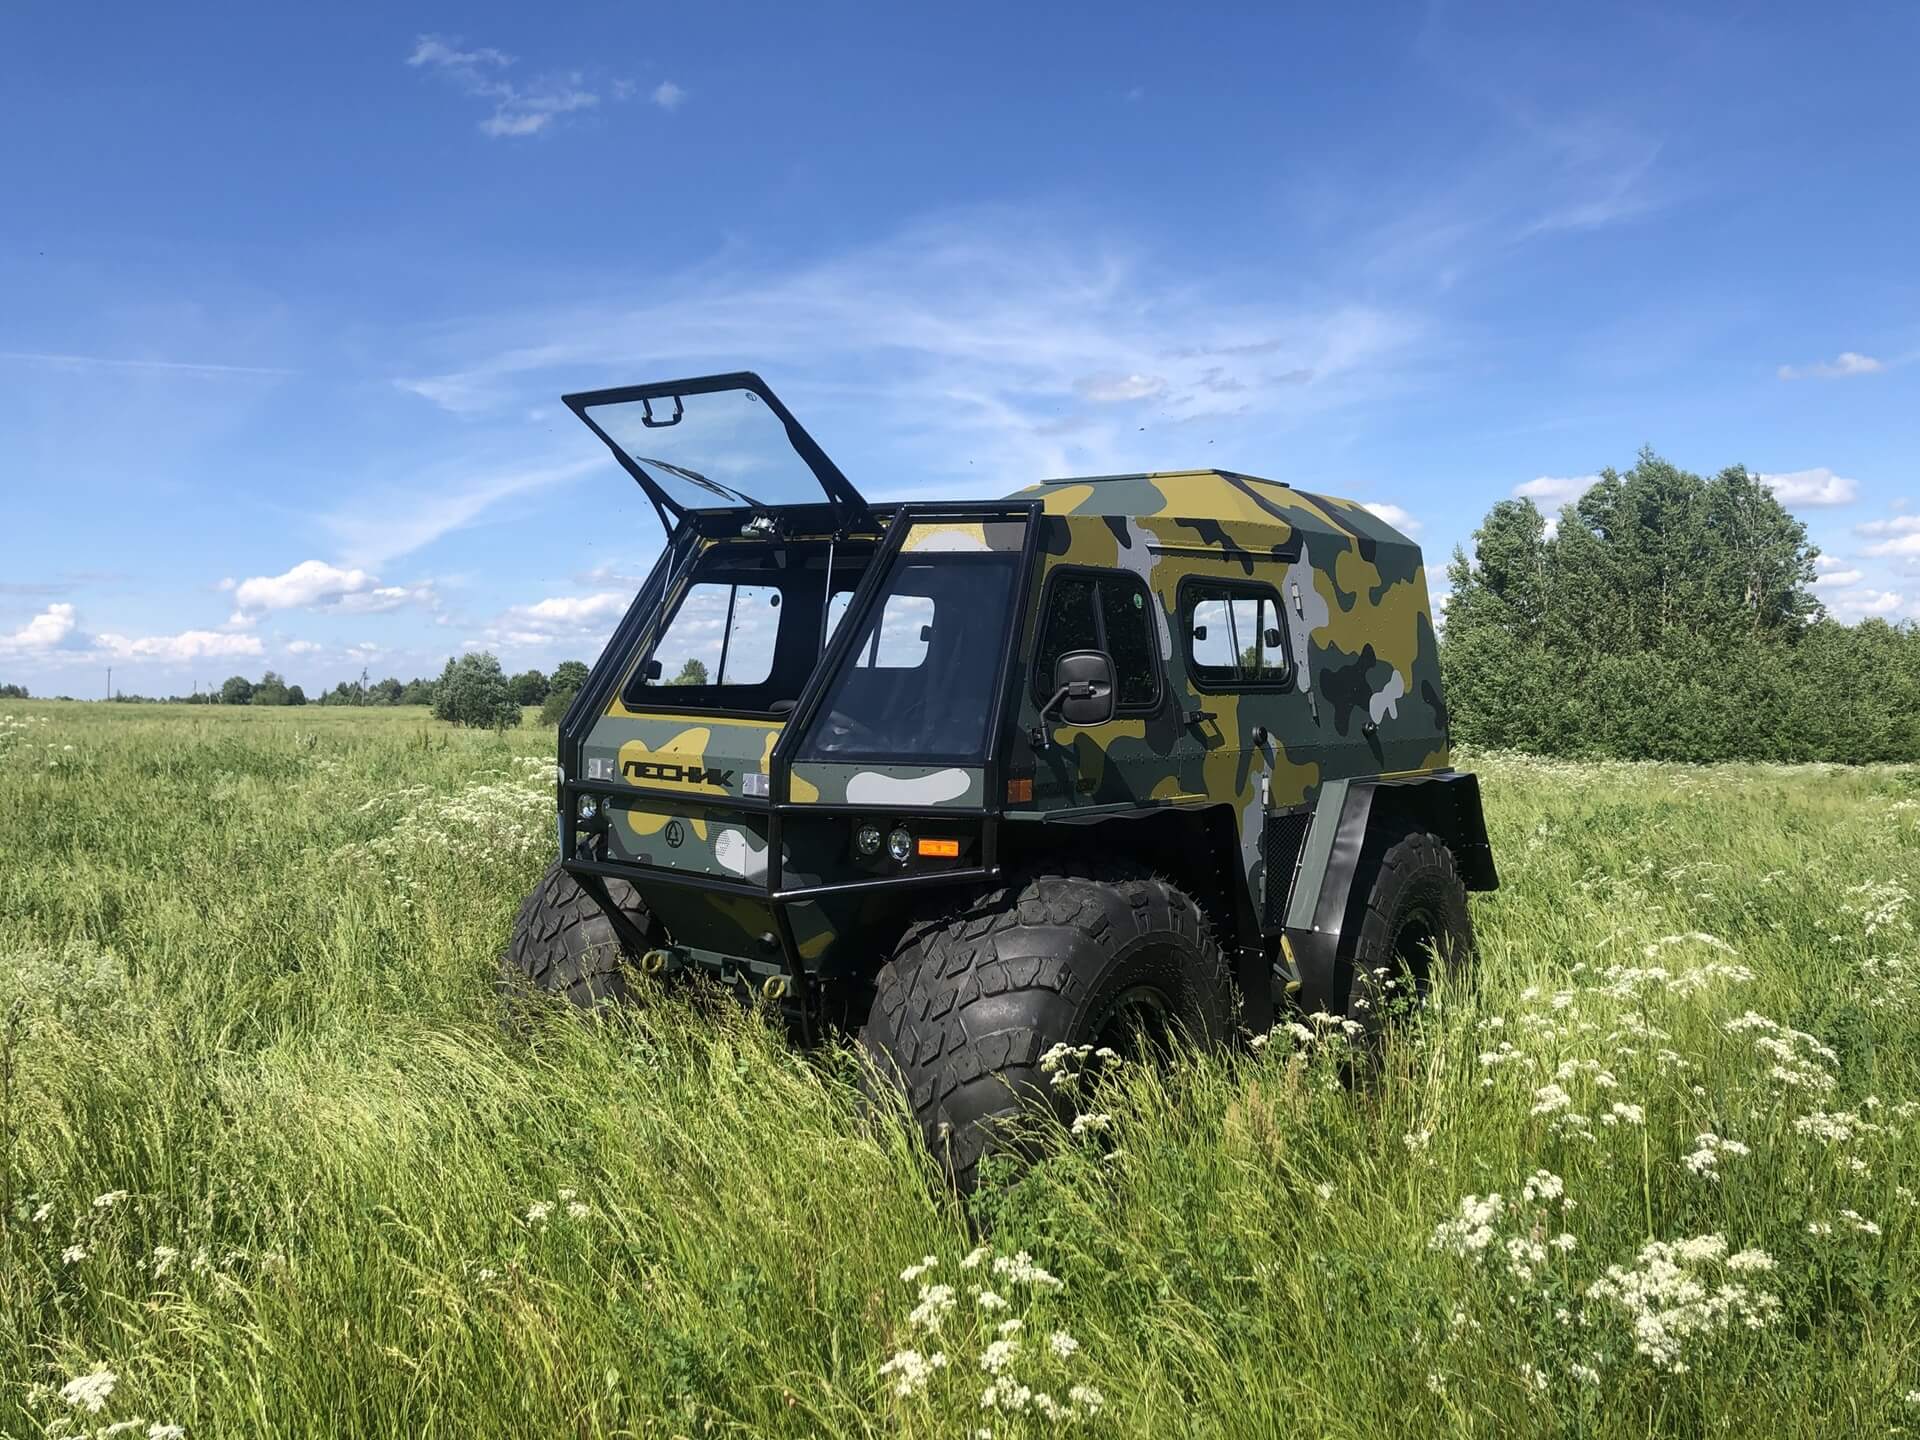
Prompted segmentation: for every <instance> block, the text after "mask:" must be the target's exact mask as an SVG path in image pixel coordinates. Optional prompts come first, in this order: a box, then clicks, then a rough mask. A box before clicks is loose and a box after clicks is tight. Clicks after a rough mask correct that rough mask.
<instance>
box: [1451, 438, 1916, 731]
mask: <svg viewBox="0 0 1920 1440" xmlns="http://www.w3.org/2000/svg"><path fill="white" fill-rule="evenodd" d="M1819 553H1820V552H1819V551H1818V549H1817V548H1815V547H1814V546H1813V545H1812V544H1810V543H1809V542H1808V539H1807V530H1806V526H1805V525H1803V524H1802V523H1801V522H1800V521H1799V520H1797V519H1795V518H1794V516H1793V515H1792V514H1791V513H1789V512H1788V510H1787V509H1786V507H1785V506H1783V505H1782V504H1781V503H1780V501H1779V500H1778V499H1777V498H1776V497H1775V496H1774V494H1773V492H1772V491H1771V490H1769V489H1768V488H1767V487H1766V486H1765V485H1764V484H1763V483H1762V482H1761V481H1760V479H1759V477H1758V476H1756V475H1754V474H1753V473H1752V472H1750V471H1748V470H1747V469H1746V468H1745V467H1743V466H1733V467H1730V468H1728V469H1725V470H1722V471H1721V472H1720V473H1719V474H1717V475H1714V476H1713V477H1712V478H1710V479H1708V478H1703V477H1701V476H1699V475H1695V474H1691V473H1689V472H1687V471H1684V470H1681V469H1679V468H1678V467H1676V466H1674V465H1672V464H1670V463H1668V462H1667V461H1665V460H1663V459H1661V458H1660V457H1659V456H1658V455H1656V454H1654V453H1653V452H1652V451H1650V450H1643V451H1642V452H1641V453H1640V456H1639V459H1638V460H1637V461H1636V463H1635V464H1634V466H1633V467H1632V468H1631V469H1630V470H1627V471H1625V472H1616V471H1614V470H1612V469H1608V470H1605V471H1603V472H1602V473H1601V475H1600V479H1599V481H1598V482H1597V483H1596V484H1595V485H1594V486H1593V487H1592V488H1591V489H1589V490H1588V491H1587V492H1586V493H1585V494H1584V495H1582V496H1581V497H1580V498H1579V499H1578V500H1576V501H1574V502H1573V503H1572V504H1570V505H1568V506H1567V507H1566V508H1565V509H1563V510H1562V511H1561V513H1560V515H1559V517H1558V519H1557V524H1549V523H1548V520H1547V518H1546V517H1545V516H1544V515H1543V514H1541V512H1540V510H1539V509H1538V508H1537V507H1536V506H1535V505H1534V504H1533V502H1532V501H1531V500H1503V501H1501V502H1500V503H1499V504H1497V505H1495V506H1494V507H1493V509H1492V510H1490V511H1489V512H1488V513H1487V516H1486V518H1485V519H1484V520H1483V521H1482V522H1481V524H1480V528H1479V529H1477V530H1476V531H1475V532H1474V534H1473V553H1472V554H1471V555H1470V556H1469V555H1468V554H1467V553H1466V552H1465V551H1464V550H1456V551H1455V552H1454V556H1453V562H1452V564H1451V565H1450V566H1449V567H1448V570H1447V576H1448V579H1449V581H1450V582H1451V587H1452V595H1451V598H1450V600H1449V602H1448V604H1447V608H1446V619H1445V626H1444V633H1443V637H1442V640H1441V646H1440V656H1441V664H1442V667H1443V670H1444V673H1445V677H1446V690H1447V701H1448V703H1449V705H1450V706H1451V707H1452V723H1453V734H1454V738H1455V739H1456V740H1460V741H1465V742H1467V743H1470V744H1475V745H1485V746H1492V747H1499V748H1503V749H1517V750H1527V751H1532V752H1534V753H1536V754H1545V755H1566V756H1601V757H1613V758H1619V759H1634V760H1683V761H1710V760H1775V761H1804V760H1830V761H1839V762H1843V763H1864V762H1869V761H1883V760H1916V759H1920V628H1916V627H1915V626H1913V625H1911V624H1902V625H1890V624H1888V623H1886V622H1885V621H1883V620H1866V621H1863V622H1861V623H1860V624H1857V625H1843V624H1841V623H1840V622H1838V621H1837V620H1835V619H1833V618H1832V617H1830V616H1829V615H1827V613H1826V612H1825V609H1824V607H1822V605H1821V604H1820V601H1819V599H1818V598H1817V597H1816V596H1815V594H1814V592H1813V588H1812V587H1813V582H1814V578H1815V575H1816V573H1817V571H1816V567H1815V564H1814V562H1815V560H1816V559H1817V557H1818V556H1819Z"/></svg>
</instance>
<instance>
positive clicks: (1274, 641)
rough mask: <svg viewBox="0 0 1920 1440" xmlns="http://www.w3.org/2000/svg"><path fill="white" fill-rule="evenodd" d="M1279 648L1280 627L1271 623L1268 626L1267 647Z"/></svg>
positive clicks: (1271, 648) (1270, 648)
mask: <svg viewBox="0 0 1920 1440" xmlns="http://www.w3.org/2000/svg"><path fill="white" fill-rule="evenodd" d="M1279 648H1280V627H1279V626H1277V625H1269V626H1268V627H1267V649H1269V650H1278V649H1279Z"/></svg>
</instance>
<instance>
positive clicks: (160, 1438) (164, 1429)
mask: <svg viewBox="0 0 1920 1440" xmlns="http://www.w3.org/2000/svg"><path fill="white" fill-rule="evenodd" d="M186 1437H187V1427H186V1426H184V1425H170V1424H168V1423H166V1422H165V1421H161V1420H156V1421H154V1422H153V1424H151V1425H149V1426H147V1440H186Z"/></svg>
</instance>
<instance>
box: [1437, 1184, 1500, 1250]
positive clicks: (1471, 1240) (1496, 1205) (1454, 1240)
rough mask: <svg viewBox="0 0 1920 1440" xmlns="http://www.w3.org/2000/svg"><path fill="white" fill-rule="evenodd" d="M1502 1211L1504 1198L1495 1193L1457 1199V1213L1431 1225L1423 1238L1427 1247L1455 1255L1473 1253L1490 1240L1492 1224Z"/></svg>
mask: <svg viewBox="0 0 1920 1440" xmlns="http://www.w3.org/2000/svg"><path fill="white" fill-rule="evenodd" d="M1505 1212H1506V1201H1505V1200H1503V1199H1502V1198H1501V1197H1500V1196H1499V1195H1498V1194H1497V1193H1496V1194H1493V1195H1488V1196H1486V1197H1485V1198H1484V1199H1483V1198H1482V1197H1480V1196H1478V1195H1469V1196H1467V1197H1466V1198H1465V1199H1463V1200H1461V1202H1460V1208H1459V1211H1458V1213H1456V1214H1455V1216H1454V1218H1453V1219H1451V1220H1442V1221H1441V1222H1440V1223H1439V1224H1438V1225H1436V1226H1434V1227H1433V1235H1432V1237H1431V1238H1429V1239H1428V1241H1427V1248H1428V1249H1430V1250H1447V1251H1450V1252H1452V1253H1453V1254H1455V1255H1474V1254H1478V1253H1479V1252H1480V1251H1482V1250H1485V1249H1486V1248H1487V1246H1489V1245H1491V1244H1492V1243H1493V1225H1494V1222H1495V1221H1497V1220H1498V1219H1499V1218H1500V1217H1501V1215H1503V1214H1504V1213H1505Z"/></svg>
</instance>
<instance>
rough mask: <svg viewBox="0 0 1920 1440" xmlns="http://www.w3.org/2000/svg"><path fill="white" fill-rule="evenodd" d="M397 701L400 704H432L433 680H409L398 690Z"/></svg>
mask: <svg viewBox="0 0 1920 1440" xmlns="http://www.w3.org/2000/svg"><path fill="white" fill-rule="evenodd" d="M398 703H399V704H401V705H431V704H433V682H432V681H431V680H420V679H414V680H409V681H408V682H407V683H406V686H405V688H404V689H402V690H401V692H400V699H399V701H398Z"/></svg>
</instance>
